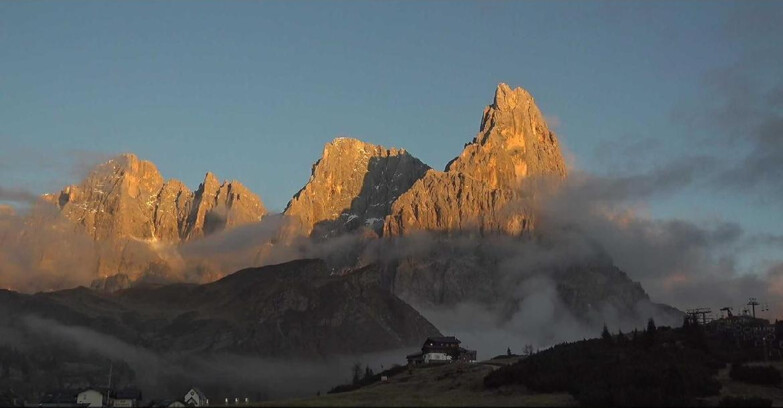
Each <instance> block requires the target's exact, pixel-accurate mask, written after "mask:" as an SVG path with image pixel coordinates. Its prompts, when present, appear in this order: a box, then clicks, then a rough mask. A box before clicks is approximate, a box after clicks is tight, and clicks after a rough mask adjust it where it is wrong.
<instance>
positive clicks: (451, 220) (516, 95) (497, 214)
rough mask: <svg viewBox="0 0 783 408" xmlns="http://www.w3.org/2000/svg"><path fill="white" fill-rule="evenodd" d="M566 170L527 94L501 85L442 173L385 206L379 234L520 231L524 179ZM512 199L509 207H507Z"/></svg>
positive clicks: (527, 220) (529, 221) (528, 218)
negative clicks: (472, 132) (388, 207)
mask: <svg viewBox="0 0 783 408" xmlns="http://www.w3.org/2000/svg"><path fill="white" fill-rule="evenodd" d="M541 176H543V177H557V178H564V177H565V176H566V167H565V163H564V161H563V156H562V153H561V152H560V146H559V145H558V142H557V138H556V137H555V135H554V133H552V131H550V130H549V128H548V126H547V124H546V121H545V120H544V117H543V115H542V114H541V111H540V110H539V109H538V107H537V106H536V104H535V101H534V100H533V97H532V96H531V95H530V93H528V92H527V91H525V90H524V89H522V88H516V89H513V90H512V89H511V88H510V87H509V86H508V85H506V84H500V85H498V87H497V90H496V91H495V100H494V102H493V104H492V105H490V106H488V107H487V108H486V109H484V115H483V117H482V120H481V127H480V130H479V133H478V135H476V137H475V138H474V139H473V141H472V142H471V143H468V144H467V145H466V146H465V149H464V150H463V151H462V153H461V154H460V155H459V156H458V157H457V158H455V159H454V160H452V161H451V162H450V163H449V164H448V165H447V166H446V170H445V171H443V172H440V171H434V170H431V171H429V172H427V174H426V175H425V176H424V177H423V178H422V179H421V180H419V181H417V182H416V183H415V184H414V185H413V186H412V187H411V188H410V190H408V191H407V192H406V193H405V194H402V195H401V196H400V197H399V198H398V199H397V201H396V202H395V203H394V204H393V205H392V209H391V214H390V215H389V216H388V217H387V218H386V220H385V223H384V234H385V235H399V234H405V233H408V232H412V231H416V230H430V231H455V230H476V231H479V232H489V231H500V232H505V233H509V234H519V233H521V232H523V231H525V230H528V229H531V228H532V227H533V221H534V219H533V217H532V212H531V211H530V210H529V209H528V208H526V207H525V205H524V203H523V202H522V201H521V200H516V202H515V200H514V199H515V198H517V197H518V194H519V193H518V192H519V187H520V186H521V184H522V182H523V181H524V180H525V179H527V178H531V177H541ZM512 202H513V207H514V208H511V207H510V206H509V205H510V203H512Z"/></svg>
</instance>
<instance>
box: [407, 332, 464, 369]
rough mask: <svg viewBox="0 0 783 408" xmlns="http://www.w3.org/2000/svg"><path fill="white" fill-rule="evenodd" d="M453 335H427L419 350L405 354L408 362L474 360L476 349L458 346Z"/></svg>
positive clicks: (413, 363)
mask: <svg viewBox="0 0 783 408" xmlns="http://www.w3.org/2000/svg"><path fill="white" fill-rule="evenodd" d="M460 343H462V342H461V341H459V339H457V338H456V337H454V336H446V337H427V340H425V341H424V345H423V346H421V352H420V353H415V354H411V355H408V356H407V359H408V364H412V365H416V364H428V363H449V362H452V361H467V362H474V361H476V351H475V350H467V349H464V348H462V347H460Z"/></svg>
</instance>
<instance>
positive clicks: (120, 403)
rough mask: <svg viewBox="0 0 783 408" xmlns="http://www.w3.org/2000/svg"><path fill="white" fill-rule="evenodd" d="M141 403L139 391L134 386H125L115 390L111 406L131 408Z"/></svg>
mask: <svg viewBox="0 0 783 408" xmlns="http://www.w3.org/2000/svg"><path fill="white" fill-rule="evenodd" d="M140 405H141V391H140V390H138V389H136V388H125V389H123V390H119V391H117V395H115V397H114V401H113V402H112V406H114V407H122V408H133V407H138V406H140Z"/></svg>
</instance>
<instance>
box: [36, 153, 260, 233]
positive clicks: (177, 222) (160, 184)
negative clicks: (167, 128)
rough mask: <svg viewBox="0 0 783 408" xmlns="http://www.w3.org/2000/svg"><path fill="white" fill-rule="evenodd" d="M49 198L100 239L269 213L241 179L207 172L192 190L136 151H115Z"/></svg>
mask: <svg viewBox="0 0 783 408" xmlns="http://www.w3.org/2000/svg"><path fill="white" fill-rule="evenodd" d="M44 198H45V199H47V200H49V201H51V202H53V203H54V204H56V205H57V207H58V208H59V209H60V211H61V213H62V214H63V215H64V216H65V217H66V218H68V219H70V220H71V221H74V222H75V223H76V224H77V225H79V226H80V227H82V228H83V229H84V231H85V232H86V233H87V234H88V235H90V236H91V237H92V238H93V239H95V240H106V239H116V238H133V239H141V240H151V241H166V242H178V241H180V240H185V239H190V238H194V237H200V236H203V235H204V234H205V233H210V232H214V231H219V230H222V229H224V228H230V227H233V226H236V225H240V224H244V223H248V222H253V221H258V220H260V219H261V217H263V216H264V215H265V214H266V209H265V208H264V204H263V203H262V202H261V199H260V198H259V197H258V196H256V195H255V194H253V193H252V192H250V191H249V190H248V189H247V188H245V187H244V186H243V185H242V184H240V183H239V182H237V181H232V182H223V183H222V184H220V183H219V182H218V180H217V178H216V177H215V176H214V175H213V174H212V173H207V175H206V178H205V180H204V182H203V183H202V184H201V185H200V186H199V189H198V190H197V191H196V192H195V193H193V192H191V191H190V190H189V189H188V188H187V186H185V185H184V184H183V183H182V182H181V181H179V180H168V181H165V180H164V179H163V177H162V176H161V175H160V173H159V172H158V169H157V167H155V165H154V164H152V163H151V162H148V161H144V160H139V158H138V157H136V156H135V155H133V154H123V155H121V156H118V157H115V158H113V159H111V160H109V161H107V162H105V163H103V164H101V165H99V166H97V167H96V168H95V169H93V170H92V171H91V172H90V174H89V175H88V176H87V178H86V179H85V180H84V181H82V183H81V184H79V185H72V186H68V187H66V188H64V189H63V190H62V191H61V192H60V193H59V194H49V195H46V196H44Z"/></svg>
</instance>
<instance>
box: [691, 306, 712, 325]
mask: <svg viewBox="0 0 783 408" xmlns="http://www.w3.org/2000/svg"><path fill="white" fill-rule="evenodd" d="M686 313H688V315H690V319H691V321H693V322H695V323H698V322H699V315H701V323H702V324H703V325H706V324H707V315H708V314H710V313H712V309H710V308H709V307H697V308H695V309H688V310H687V311H686ZM711 320H712V318H710V321H711Z"/></svg>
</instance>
